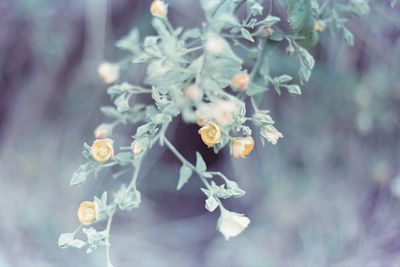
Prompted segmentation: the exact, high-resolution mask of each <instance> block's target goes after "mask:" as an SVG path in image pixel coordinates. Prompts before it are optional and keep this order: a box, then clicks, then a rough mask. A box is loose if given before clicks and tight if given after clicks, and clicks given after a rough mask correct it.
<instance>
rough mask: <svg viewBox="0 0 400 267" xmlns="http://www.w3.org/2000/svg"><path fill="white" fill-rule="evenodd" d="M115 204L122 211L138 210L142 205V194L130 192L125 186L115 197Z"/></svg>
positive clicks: (136, 191) (132, 190)
mask: <svg viewBox="0 0 400 267" xmlns="http://www.w3.org/2000/svg"><path fill="white" fill-rule="evenodd" d="M114 203H115V204H117V205H118V208H119V209H121V210H131V209H133V208H138V207H139V206H140V203H141V194H140V192H139V191H138V190H136V189H130V190H128V189H127V188H126V186H125V185H124V184H123V185H121V188H120V189H119V190H118V192H117V193H115V195H114Z"/></svg>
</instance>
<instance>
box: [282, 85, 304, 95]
mask: <svg viewBox="0 0 400 267" xmlns="http://www.w3.org/2000/svg"><path fill="white" fill-rule="evenodd" d="M282 86H283V87H285V88H286V89H287V90H288V92H289V93H291V94H293V95H301V88H300V86H298V85H297V84H285V85H282Z"/></svg>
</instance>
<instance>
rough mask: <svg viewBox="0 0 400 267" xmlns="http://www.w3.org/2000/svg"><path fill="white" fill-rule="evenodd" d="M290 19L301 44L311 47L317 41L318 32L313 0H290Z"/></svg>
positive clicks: (293, 30)
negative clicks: (312, 4)
mask: <svg viewBox="0 0 400 267" xmlns="http://www.w3.org/2000/svg"><path fill="white" fill-rule="evenodd" d="M288 21H289V25H290V28H291V29H292V32H293V33H294V34H295V35H297V37H298V39H299V40H298V43H299V44H301V45H302V46H304V47H307V48H309V47H313V46H314V45H315V44H316V43H317V41H318V34H317V33H316V32H315V30H314V23H315V20H314V17H313V14H312V6H311V0H289V3H288Z"/></svg>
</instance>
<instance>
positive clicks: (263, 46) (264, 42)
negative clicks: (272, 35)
mask: <svg viewBox="0 0 400 267" xmlns="http://www.w3.org/2000/svg"><path fill="white" fill-rule="evenodd" d="M266 50H267V40H266V39H264V40H261V51H260V54H259V55H258V57H257V60H256V63H255V64H254V67H253V69H252V70H251V73H250V78H251V79H253V78H254V77H255V75H256V74H257V71H258V70H259V69H260V67H261V65H262V63H263V60H264V54H265V51H266Z"/></svg>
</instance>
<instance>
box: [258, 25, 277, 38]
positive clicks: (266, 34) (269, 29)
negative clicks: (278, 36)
mask: <svg viewBox="0 0 400 267" xmlns="http://www.w3.org/2000/svg"><path fill="white" fill-rule="evenodd" d="M274 32H275V30H274V29H273V28H272V27H269V26H267V27H264V28H263V29H262V31H261V36H262V37H265V38H268V37H271V36H272V34H274Z"/></svg>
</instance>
